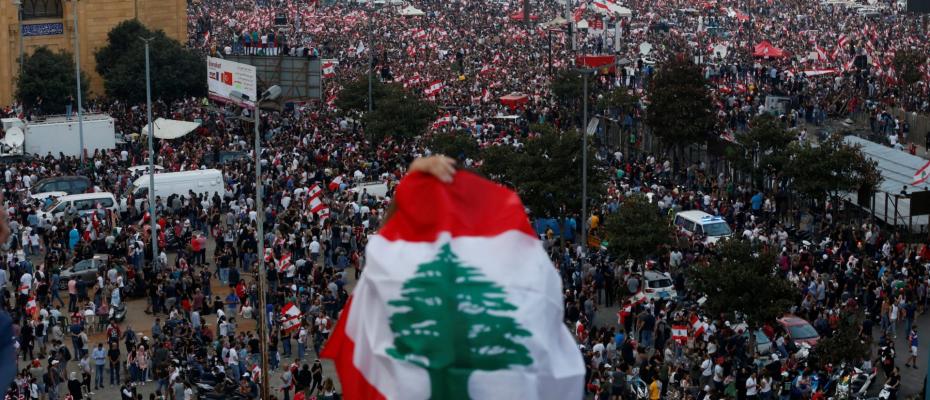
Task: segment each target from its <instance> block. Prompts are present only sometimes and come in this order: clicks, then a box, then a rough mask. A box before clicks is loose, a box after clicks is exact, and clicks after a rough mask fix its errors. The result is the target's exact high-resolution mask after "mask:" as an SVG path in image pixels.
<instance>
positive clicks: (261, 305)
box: [255, 85, 281, 399]
mask: <svg viewBox="0 0 930 400" xmlns="http://www.w3.org/2000/svg"><path fill="white" fill-rule="evenodd" d="M280 96H281V87H280V86H278V85H274V86H272V87H270V88H268V90H266V91H265V93H262V95H261V97H260V98H259V99H258V100H257V101H256V102H255V211H256V213H255V222H256V223H257V224H258V232H257V233H258V293H259V296H258V309H259V314H260V315H261V318H259V319H258V323H259V330H258V340H259V342H260V343H261V345H260V347H261V349H260V350H261V353H262V378H261V379H262V385H261V398H262V399H267V398H269V397H268V396H269V393H268V385H269V384H270V383H269V382H268V312H267V311H266V310H265V307H267V306H266V304H265V296H266V293H265V286H267V285H266V282H265V281H266V279H267V273H266V272H265V210H264V208H263V207H262V139H261V133H260V132H261V131H260V129H259V123H260V122H261V105H262V103H264V102H267V101H274V100H275V99H277V98H278V97H280Z"/></svg>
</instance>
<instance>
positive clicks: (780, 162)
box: [727, 114, 794, 186]
mask: <svg viewBox="0 0 930 400" xmlns="http://www.w3.org/2000/svg"><path fill="white" fill-rule="evenodd" d="M736 140H737V142H739V144H738V145H737V146H732V147H730V148H729V149H730V150H729V151H728V153H727V157H728V158H729V159H730V161H732V162H733V163H734V166H735V167H736V168H737V169H739V170H742V171H746V172H749V173H750V174H751V175H752V178H753V182H754V183H755V184H756V185H760V186H761V180H762V178H764V177H765V176H769V175H772V174H779V173H781V171H783V170H784V168H785V165H786V164H787V163H788V161H789V159H790V157H791V154H790V153H789V146H788V145H789V144H791V142H793V141H794V135H793V134H791V132H788V130H787V129H785V127H784V126H783V125H782V123H781V122H780V121H779V120H778V119H777V118H775V117H774V116H772V115H770V114H763V115H760V116H757V117H755V118H753V119H752V121H751V122H750V129H749V130H748V131H746V132H741V133H738V134H737V135H736Z"/></svg>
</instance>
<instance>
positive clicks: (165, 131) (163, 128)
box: [142, 118, 200, 140]
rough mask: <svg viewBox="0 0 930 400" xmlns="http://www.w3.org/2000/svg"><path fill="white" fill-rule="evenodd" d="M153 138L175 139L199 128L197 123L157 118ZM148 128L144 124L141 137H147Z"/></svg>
mask: <svg viewBox="0 0 930 400" xmlns="http://www.w3.org/2000/svg"><path fill="white" fill-rule="evenodd" d="M154 125H155V137H156V138H159V139H167V140H171V139H177V138H179V137H182V136H184V135H187V134H188V133H191V132H193V131H194V129H197V128H198V127H200V123H198V122H188V121H178V120H173V119H164V118H158V119H156V120H155V122H154ZM148 133H149V126H148V125H147V124H146V125H145V127H143V128H142V135H148Z"/></svg>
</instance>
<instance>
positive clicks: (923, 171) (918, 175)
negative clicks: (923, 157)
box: [911, 161, 930, 186]
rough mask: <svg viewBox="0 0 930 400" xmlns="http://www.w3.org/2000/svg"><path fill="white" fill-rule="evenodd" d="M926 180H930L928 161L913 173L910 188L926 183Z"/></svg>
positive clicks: (929, 163)
mask: <svg viewBox="0 0 930 400" xmlns="http://www.w3.org/2000/svg"><path fill="white" fill-rule="evenodd" d="M927 178H930V161H928V162H927V163H926V164H924V166H923V167H920V169H918V170H917V172H915V173H914V180H913V181H912V182H911V186H917V185H920V184H923V183H924V182H926V181H927Z"/></svg>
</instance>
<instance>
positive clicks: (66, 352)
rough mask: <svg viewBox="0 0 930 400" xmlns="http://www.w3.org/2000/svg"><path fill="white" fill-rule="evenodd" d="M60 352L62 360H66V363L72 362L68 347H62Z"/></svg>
mask: <svg viewBox="0 0 930 400" xmlns="http://www.w3.org/2000/svg"><path fill="white" fill-rule="evenodd" d="M59 351H60V352H61V358H62V359H63V360H65V362H66V363H67V362H68V361H71V351H70V350H68V347H67V346H61V349H60V350H59Z"/></svg>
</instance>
